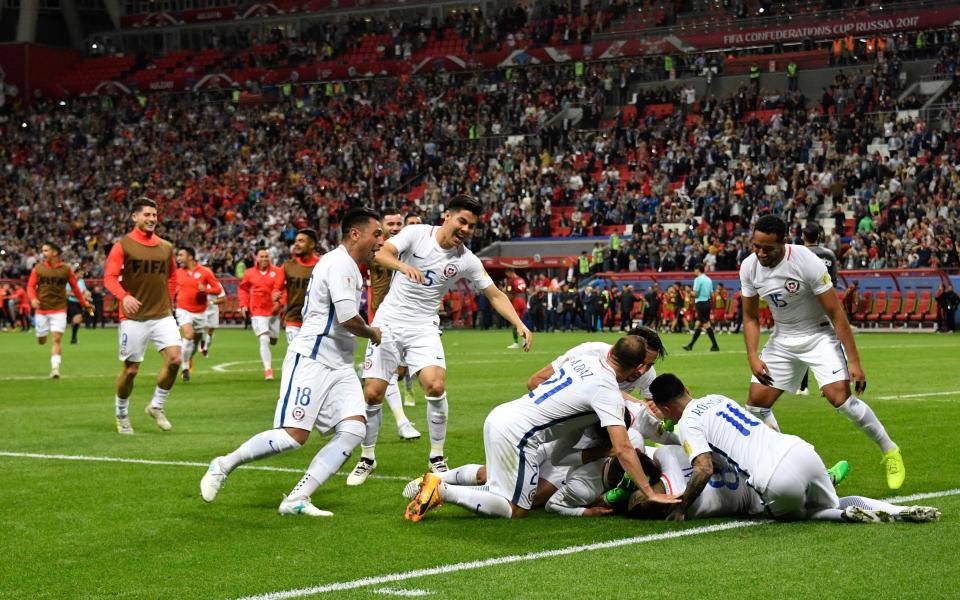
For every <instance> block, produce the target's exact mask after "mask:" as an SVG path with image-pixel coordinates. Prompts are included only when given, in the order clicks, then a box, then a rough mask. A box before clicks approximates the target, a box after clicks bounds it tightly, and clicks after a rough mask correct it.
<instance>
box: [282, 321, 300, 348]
mask: <svg viewBox="0 0 960 600" xmlns="http://www.w3.org/2000/svg"><path fill="white" fill-rule="evenodd" d="M284 333H286V334H287V344H289V343H290V342H292V341H293V338H295V337H297V334H298V333H300V326H299V325H287V326H286V328H285V329H284Z"/></svg>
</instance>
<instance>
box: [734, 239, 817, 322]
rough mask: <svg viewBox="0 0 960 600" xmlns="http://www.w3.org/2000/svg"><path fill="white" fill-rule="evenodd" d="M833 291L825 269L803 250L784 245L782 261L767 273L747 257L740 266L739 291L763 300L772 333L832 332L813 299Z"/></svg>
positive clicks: (754, 256) (799, 247) (758, 263)
mask: <svg viewBox="0 0 960 600" xmlns="http://www.w3.org/2000/svg"><path fill="white" fill-rule="evenodd" d="M832 287H833V283H831V281H830V273H828V272H827V267H826V265H824V264H823V261H822V260H820V259H819V258H818V257H817V255H816V254H814V253H813V252H811V251H810V249H809V248H807V247H805V246H796V245H794V244H786V249H785V251H784V255H783V260H781V261H780V264H778V265H777V266H775V267H773V268H772V269H768V268H766V267H764V266H762V265H761V264H760V261H759V260H757V255H756V254H751V255H750V256H748V257H747V258H746V259H745V260H744V261H743V264H742V265H740V290H741V292H740V293H741V294H742V295H743V296H744V297H747V298H751V297H753V296H756V295H758V294H759V295H760V297H761V298H763V299H764V300H766V302H767V305H768V306H769V307H770V311H771V312H772V313H773V320H774V322H775V323H776V331H775V333H782V334H789V335H812V334H814V333H817V332H821V331H824V327H830V328H832V325H831V323H830V319H828V318H827V315H826V313H824V312H823V307H822V306H820V301H819V300H817V299H816V296H817V295H819V294H822V293H824V292H825V291H827V290H829V289H830V288H832Z"/></svg>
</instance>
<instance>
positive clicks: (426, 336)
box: [363, 325, 447, 381]
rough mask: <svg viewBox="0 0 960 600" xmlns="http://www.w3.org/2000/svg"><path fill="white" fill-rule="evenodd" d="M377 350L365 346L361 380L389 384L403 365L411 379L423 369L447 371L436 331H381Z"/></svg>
mask: <svg viewBox="0 0 960 600" xmlns="http://www.w3.org/2000/svg"><path fill="white" fill-rule="evenodd" d="M381 332H382V337H381V342H380V345H379V346H374V345H373V343H371V342H369V341H368V342H367V353H366V355H365V357H364V360H363V379H369V378H373V379H382V380H383V381H390V379H391V378H392V377H393V375H394V374H395V373H396V372H397V367H399V366H400V365H402V364H403V363H404V362H406V365H407V368H409V369H410V374H411V375H416V374H417V373H419V372H420V370H421V369H423V368H425V367H440V368H441V369H446V368H447V360H446V357H445V355H444V352H443V343H442V342H441V341H440V331H439V330H438V329H436V328H435V327H418V328H406V327H404V328H397V327H391V326H389V325H385V326H382V327H381Z"/></svg>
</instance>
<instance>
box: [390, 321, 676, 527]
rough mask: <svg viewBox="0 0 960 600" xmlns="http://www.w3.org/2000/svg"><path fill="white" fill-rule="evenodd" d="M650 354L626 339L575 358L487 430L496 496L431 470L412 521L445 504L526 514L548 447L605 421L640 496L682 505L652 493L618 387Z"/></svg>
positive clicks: (496, 414) (498, 411) (503, 409)
mask: <svg viewBox="0 0 960 600" xmlns="http://www.w3.org/2000/svg"><path fill="white" fill-rule="evenodd" d="M646 353H647V347H646V343H645V342H644V341H643V339H641V338H639V337H637V336H627V337H624V338H621V339H620V340H618V341H617V343H616V344H614V346H613V348H612V349H611V350H610V354H609V355H608V356H607V358H598V357H596V356H591V355H584V356H581V357H574V358H572V360H570V361H569V362H568V363H567V364H565V365H564V366H563V367H562V368H561V369H560V371H558V372H557V375H556V377H554V378H553V379H549V380H547V381H544V382H543V383H542V384H540V385H539V386H538V387H537V388H536V389H534V390H533V391H531V392H530V393H529V394H527V395H525V396H523V397H522V398H519V399H517V400H514V401H513V402H507V403H506V404H501V405H500V406H498V407H496V408H495V409H493V411H491V413H490V414H489V415H488V416H487V419H486V421H485V422H484V425H483V442H484V444H483V445H484V449H485V451H486V467H487V483H488V485H489V490H481V489H475V488H471V487H465V486H455V485H446V484H445V483H443V481H442V480H441V479H440V477H438V476H437V475H435V474H433V473H429V472H428V473H426V474H424V477H423V483H422V484H421V485H420V490H419V491H418V493H417V496H416V497H415V498H414V499H413V501H412V502H411V503H410V504H409V505H408V506H407V511H406V514H405V515H404V516H405V518H407V519H408V520H411V521H419V520H420V519H422V518H423V516H424V515H425V514H426V513H427V511H429V510H430V509H431V508H434V507H436V506H439V505H440V504H442V503H443V502H451V503H453V504H457V505H460V506H463V507H464V508H468V509H470V510H473V511H476V512H478V513H480V514H482V515H487V516H498V517H504V518H508V519H509V518H512V517H522V516H525V515H526V514H527V512H528V511H529V510H530V508H531V506H532V503H533V499H534V496H535V495H536V488H537V483H538V479H539V473H538V472H539V466H538V465H539V455H540V449H541V446H542V445H544V444H546V443H548V442H551V441H553V440H556V439H559V438H562V437H566V436H569V435H571V434H574V433H575V432H578V431H583V430H584V429H586V428H587V427H589V426H591V425H593V424H594V423H598V422H599V424H600V426H601V427H604V428H606V430H607V433H608V434H609V436H610V442H611V446H612V447H613V450H614V453H615V454H616V456H617V457H618V458H619V459H620V462H621V463H622V464H623V466H624V470H625V471H626V472H627V473H629V474H630V475H631V477H633V478H634V480H635V481H637V482H639V483H640V491H641V492H644V493H647V494H648V495H649V496H650V498H651V499H652V500H653V501H656V502H665V503H671V502H675V501H676V499H675V498H673V497H671V496H667V495H665V494H655V493H654V492H653V491H652V490H651V489H650V486H649V484H648V483H647V481H646V476H645V475H644V472H643V468H642V467H641V466H640V462H639V461H638V460H637V456H636V452H635V451H634V448H633V445H632V444H631V443H630V440H629V437H628V435H627V428H626V427H625V426H624V421H623V414H624V413H623V411H624V402H623V396H622V395H621V393H620V388H619V386H618V383H619V382H621V381H623V380H625V379H626V378H627V377H630V376H631V374H632V373H633V371H634V370H635V369H636V368H637V365H639V364H640V363H641V362H643V360H644V358H645V357H646Z"/></svg>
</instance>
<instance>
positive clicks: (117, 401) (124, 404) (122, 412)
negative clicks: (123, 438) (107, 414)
mask: <svg viewBox="0 0 960 600" xmlns="http://www.w3.org/2000/svg"><path fill="white" fill-rule="evenodd" d="M113 404H114V406H115V407H116V413H115V414H116V415H117V418H118V419H123V418H125V417H126V416H127V409H128V408H129V406H130V398H121V397H120V396H114V397H113Z"/></svg>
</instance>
